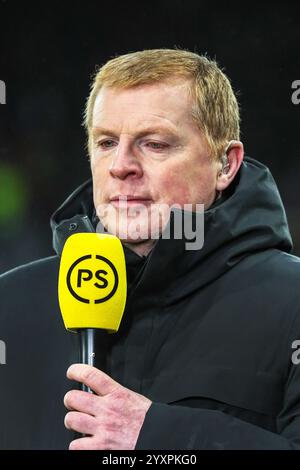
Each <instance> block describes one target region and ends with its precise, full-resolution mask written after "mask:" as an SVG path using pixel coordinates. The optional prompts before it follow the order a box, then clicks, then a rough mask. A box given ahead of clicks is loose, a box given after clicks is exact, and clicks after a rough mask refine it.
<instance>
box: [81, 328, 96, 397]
mask: <svg viewBox="0 0 300 470" xmlns="http://www.w3.org/2000/svg"><path fill="white" fill-rule="evenodd" d="M78 333H79V337H80V362H81V363H82V364H88V365H89V366H94V364H95V329H94V328H82V329H80V330H79V331H78ZM82 390H83V391H84V392H90V393H93V390H91V389H90V387H87V386H86V385H85V384H82Z"/></svg>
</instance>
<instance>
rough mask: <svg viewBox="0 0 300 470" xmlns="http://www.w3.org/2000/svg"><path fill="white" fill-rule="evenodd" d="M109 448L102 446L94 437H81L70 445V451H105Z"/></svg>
mask: <svg viewBox="0 0 300 470" xmlns="http://www.w3.org/2000/svg"><path fill="white" fill-rule="evenodd" d="M105 449H107V447H104V445H101V444H100V443H99V441H98V440H97V441H96V440H95V438H94V437H81V438H79V439H75V440H74V441H72V442H71V443H70V445H69V450H105Z"/></svg>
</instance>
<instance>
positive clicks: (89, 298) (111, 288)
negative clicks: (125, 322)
mask: <svg viewBox="0 0 300 470" xmlns="http://www.w3.org/2000/svg"><path fill="white" fill-rule="evenodd" d="M126 293H127V285H126V264H125V256H124V251H123V247H122V244H121V242H120V240H119V239H118V238H117V237H115V236H114V235H108V234H100V233H75V234H74V235H71V236H70V237H69V238H68V239H67V241H66V243H65V245H64V248H63V251H62V255H61V261H60V268H59V278H58V300H59V306H60V310H61V314H62V317H63V321H64V324H65V327H66V328H67V329H68V330H72V331H73V330H77V329H82V328H102V329H107V330H110V332H116V331H118V329H119V325H120V323H121V319H122V316H123V313H124V309H125V304H126Z"/></svg>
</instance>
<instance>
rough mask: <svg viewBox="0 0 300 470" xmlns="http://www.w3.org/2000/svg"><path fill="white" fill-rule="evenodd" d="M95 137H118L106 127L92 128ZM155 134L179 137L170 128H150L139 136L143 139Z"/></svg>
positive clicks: (140, 132)
mask: <svg viewBox="0 0 300 470" xmlns="http://www.w3.org/2000/svg"><path fill="white" fill-rule="evenodd" d="M92 133H93V135H107V136H113V137H117V134H116V133H115V132H114V131H112V130H111V129H105V128H104V127H93V128H92ZM155 133H165V134H168V135H170V136H172V137H174V136H178V134H177V133H176V131H174V130H172V129H170V128H168V127H161V126H150V127H146V128H144V129H141V130H140V131H138V133H137V136H138V137H142V136H144V135H147V134H155Z"/></svg>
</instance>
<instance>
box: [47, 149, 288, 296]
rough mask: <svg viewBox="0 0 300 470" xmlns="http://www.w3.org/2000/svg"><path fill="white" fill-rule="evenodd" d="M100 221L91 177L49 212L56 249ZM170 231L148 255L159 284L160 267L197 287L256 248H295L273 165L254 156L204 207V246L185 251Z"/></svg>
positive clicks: (183, 242)
mask: <svg viewBox="0 0 300 470" xmlns="http://www.w3.org/2000/svg"><path fill="white" fill-rule="evenodd" d="M193 217H196V215H194V214H193ZM173 220H174V214H172V213H171V217H170V221H169V225H170V226H171V227H172V222H173ZM97 221H98V219H97V216H96V214H95V209H94V205H93V190H92V179H90V180H88V181H86V182H85V183H84V184H82V185H81V186H79V187H78V188H77V189H76V190H75V191H74V192H73V193H72V194H71V195H70V196H69V197H68V198H67V199H66V201H65V202H64V203H63V204H62V205H61V206H60V207H59V208H58V209H57V210H56V211H55V212H54V214H53V215H52V216H51V221H50V224H51V228H52V231H53V248H54V250H55V251H56V253H57V254H58V255H60V254H61V251H62V248H63V245H64V243H65V241H66V239H67V238H68V236H70V235H71V234H73V233H74V232H76V231H78V232H87V231H95V230H96V224H97ZM170 233H171V239H169V240H167V239H164V238H162V237H161V238H160V239H159V240H158V241H157V243H156V244H155V246H154V248H153V249H152V251H151V252H150V254H149V255H148V259H149V262H148V265H149V266H147V269H148V268H149V269H151V270H152V276H151V278H152V279H155V278H156V277H157V282H160V283H161V270H162V266H163V267H165V268H166V276H167V277H168V276H170V279H169V281H170V282H171V281H172V279H171V277H172V273H173V275H174V271H175V273H176V274H179V275H180V272H181V274H182V275H183V277H184V279H185V281H184V284H186V283H188V285H189V289H192V288H193V285H194V286H195V288H198V287H199V283H200V284H201V285H204V284H206V283H207V282H211V281H212V280H213V279H214V278H217V277H219V276H220V275H221V274H222V273H224V272H225V271H227V270H228V269H230V268H232V267H233V266H234V265H235V264H237V263H238V262H239V261H240V260H241V259H243V258H244V257H245V256H248V255H250V254H252V253H255V252H258V251H261V250H267V249H278V250H281V251H285V252H288V253H289V252H291V251H292V248H293V246H292V240H291V236H290V232H289V228H288V223H287V218H286V214H285V210H284V207H283V204H282V201H281V198H280V195H279V192H278V189H277V186H276V183H275V181H274V179H273V177H272V175H271V173H270V171H269V169H268V168H267V167H266V166H265V165H263V164H262V163H260V162H258V161H257V160H254V159H252V158H250V157H245V158H244V161H243V163H242V165H241V167H240V169H239V172H238V173H237V175H236V177H235V179H234V181H233V182H232V183H231V185H230V186H229V187H228V188H227V189H226V190H225V191H223V194H222V197H221V198H220V199H219V200H217V201H216V202H215V203H214V204H213V205H212V206H210V208H208V209H207V210H206V211H205V212H204V244H203V246H202V248H201V249H199V250H196V251H195V250H186V249H185V246H186V241H187V240H186V239H185V238H184V237H183V238H182V239H181V240H178V239H176V238H174V236H173V237H172V233H173V231H172V228H171V230H170ZM189 241H190V240H189ZM136 256H137V255H136ZM178 260H180V262H178ZM199 266H201V273H200V274H201V276H199ZM195 270H197V275H196V276H195ZM179 271H180V272H179ZM187 274H188V275H187ZM186 275H187V276H186ZM153 276H154V277H153ZM166 281H167V278H166ZM151 289H153V285H151ZM152 292H153V291H152Z"/></svg>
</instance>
